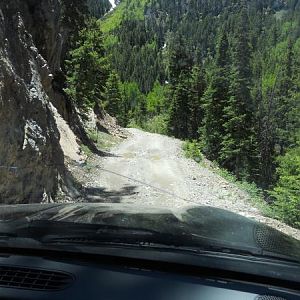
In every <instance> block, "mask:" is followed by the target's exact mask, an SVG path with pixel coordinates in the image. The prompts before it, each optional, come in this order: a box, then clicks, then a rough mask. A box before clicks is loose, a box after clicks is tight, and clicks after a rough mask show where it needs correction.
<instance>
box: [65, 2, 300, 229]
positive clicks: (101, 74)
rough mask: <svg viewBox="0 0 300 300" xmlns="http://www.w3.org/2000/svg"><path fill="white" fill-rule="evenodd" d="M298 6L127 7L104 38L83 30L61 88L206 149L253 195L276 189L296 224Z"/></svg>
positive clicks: (279, 204) (114, 16)
mask: <svg viewBox="0 0 300 300" xmlns="http://www.w3.org/2000/svg"><path fill="white" fill-rule="evenodd" d="M64 1H66V2H67V0H64ZM78 1H81V0H78ZM89 1H90V2H91V1H94V0H89ZM101 1H105V0H101ZM298 2H299V1H298ZM298 2H297V1H294V0H290V1H277V0H249V1H219V0H203V1H196V0H189V1H187V0H179V1H162V0H143V1H138V0H123V1H121V3H120V4H119V6H118V7H117V8H116V9H115V10H114V11H113V12H111V13H108V14H107V15H105V17H104V19H103V20H101V24H102V30H104V32H105V36H104V37H102V34H101V32H100V29H99V23H96V24H97V25H96V26H94V25H92V26H91V25H89V26H88V28H89V29H86V30H83V31H81V32H80V34H79V37H80V38H79V39H78V42H77V44H76V47H75V49H74V50H72V51H71V53H70V59H69V62H68V64H67V69H68V88H67V90H66V91H67V93H68V94H69V95H70V96H71V97H72V99H73V100H74V101H75V102H76V103H77V105H78V106H79V107H80V108H81V109H84V108H85V107H93V105H95V103H97V104H99V105H102V106H103V105H104V104H105V105H106V108H107V110H108V111H109V112H110V113H111V114H112V115H114V116H116V117H117V118H118V119H119V120H121V123H122V125H124V126H125V125H127V126H130V127H132V126H133V127H138V128H143V129H145V130H148V131H151V132H156V133H163V134H166V133H168V134H170V135H173V136H175V137H178V138H181V139H184V140H186V139H189V140H192V141H193V142H188V143H187V144H186V145H185V150H186V152H187V153H189V154H188V155H190V157H198V156H199V157H200V156H201V155H202V154H201V152H200V148H201V149H203V153H204V155H205V156H207V157H208V158H209V159H210V160H213V161H214V162H215V163H217V164H218V165H219V166H221V167H222V169H219V168H216V170H220V172H221V173H222V176H224V177H227V178H229V179H230V178H231V179H230V180H231V181H232V182H236V184H238V185H239V184H241V186H242V187H243V189H244V190H247V191H248V192H249V193H250V194H252V195H253V197H254V198H255V197H256V196H255V195H257V197H256V198H257V199H260V198H261V197H262V193H261V192H260V191H259V190H258V189H257V187H256V185H258V186H259V187H261V188H262V189H263V190H264V191H266V190H270V189H272V187H274V186H275V189H274V191H273V194H272V196H273V197H274V199H275V204H274V206H273V207H274V211H275V212H276V215H277V217H278V218H280V219H282V220H284V221H286V222H290V223H291V224H294V225H295V224H296V226H298V223H297V222H299V220H298V219H297V214H298V215H300V213H299V206H297V205H298V204H297V202H296V198H297V194H295V185H296V183H297V184H298V182H297V180H296V179H295V176H298V175H294V173H292V171H291V167H292V163H288V162H293V163H294V164H297V161H296V162H295V160H296V158H295V157H297V155H299V153H298V152H297V151H296V150H295V149H296V148H297V147H296V145H297V139H298V136H297V132H298V130H299V128H300V21H299V20H300V7H299V4H297V3H298ZM81 4H82V3H81ZM83 9H84V8H83ZM75 12H76V11H74V10H72V14H73V13H74V14H75ZM75 15H76V14H75ZM70 16H71V15H68V17H67V18H66V21H68V22H69V23H70V21H71V20H72V19H71V18H70ZM78 19H79V18H78ZM219 28H222V30H219ZM108 61H109V64H110V65H111V67H112V68H113V69H114V70H115V73H111V74H110V76H109V79H108V80H107V76H108V74H109V72H108V71H107V70H108ZM120 82H121V83H120ZM105 83H106V86H105ZM104 87H105V88H104ZM197 140H198V141H199V142H195V141H197ZM201 157H202V156H201ZM278 157H280V159H278ZM276 169H277V172H276ZM284 172H286V173H284ZM287 174H290V175H287ZM291 174H292V175H291ZM245 180H248V183H247V182H246V181H245ZM241 182H242V183H241ZM249 182H250V183H249ZM253 182H255V183H253ZM289 187H290V188H289ZM264 209H265V208H264ZM268 214H271V213H270V210H268Z"/></svg>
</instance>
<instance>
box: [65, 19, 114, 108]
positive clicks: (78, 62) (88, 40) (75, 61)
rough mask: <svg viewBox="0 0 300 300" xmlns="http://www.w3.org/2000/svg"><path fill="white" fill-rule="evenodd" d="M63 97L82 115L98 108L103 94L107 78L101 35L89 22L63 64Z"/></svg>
mask: <svg viewBox="0 0 300 300" xmlns="http://www.w3.org/2000/svg"><path fill="white" fill-rule="evenodd" d="M66 67H67V88H66V90H65V91H66V93H67V94H68V95H69V96H70V97H71V98H72V99H73V101H74V102H75V103H76V104H77V106H78V107H79V108H80V109H81V110H82V111H86V110H87V109H89V108H92V109H93V108H94V107H95V105H100V106H102V104H103V103H102V102H103V92H104V88H105V83H106V80H107V77H108V62H107V58H106V57H105V50H104V46H103V35H102V32H101V30H100V27H99V23H98V22H97V21H96V20H94V19H91V20H90V21H89V22H88V25H87V27H86V28H84V29H82V30H81V31H80V33H79V37H78V40H77V42H76V46H75V48H74V49H73V50H71V51H70V59H69V60H68V61H67V62H66Z"/></svg>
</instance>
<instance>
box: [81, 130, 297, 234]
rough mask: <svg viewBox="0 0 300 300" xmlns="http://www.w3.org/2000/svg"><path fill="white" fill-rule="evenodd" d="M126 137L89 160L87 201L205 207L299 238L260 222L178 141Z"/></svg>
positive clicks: (240, 195) (240, 196)
mask: <svg viewBox="0 0 300 300" xmlns="http://www.w3.org/2000/svg"><path fill="white" fill-rule="evenodd" d="M129 132H130V137H129V138H128V139H127V140H124V141H123V142H122V143H121V144H120V145H118V146H117V147H115V148H114V149H112V150H111V154H112V155H111V156H110V157H106V158H99V157H96V158H94V159H93V160H92V161H91V163H90V165H89V167H88V170H89V172H88V173H86V174H85V175H84V177H85V180H84V181H85V186H86V187H87V190H88V200H89V201H91V202H97V201H104V202H122V203H132V204H134V205H138V204H139V203H140V204H143V205H151V206H164V207H170V206H171V207H181V206H187V205H188V206H193V205H209V206H214V207H219V208H223V209H227V210H230V211H233V212H236V213H239V214H241V215H243V216H246V217H250V218H254V219H256V220H258V221H261V222H263V223H266V224H268V225H270V226H272V227H274V228H276V229H279V230H281V231H283V232H285V233H288V234H289V235H292V236H294V237H297V238H298V239H300V231H299V230H296V229H293V228H291V227H288V226H286V225H284V224H282V223H280V222H278V221H276V220H273V219H270V218H266V217H263V216H262V214H261V213H260V211H259V209H258V208H255V207H254V205H253V203H252V202H251V200H250V197H249V195H248V194H247V193H246V192H244V191H241V190H240V189H239V188H238V187H236V186H235V185H234V184H232V183H229V182H228V181H226V180H225V179H223V178H222V177H221V176H219V175H218V174H215V173H214V172H213V171H212V170H210V169H208V168H206V167H204V166H201V165H199V164H197V163H196V162H194V161H193V160H191V159H187V158H186V157H185V156H184V153H183V151H182V142H181V141H179V140H177V139H173V138H170V137H166V136H162V135H158V134H151V133H146V132H143V131H141V130H138V129H129Z"/></svg>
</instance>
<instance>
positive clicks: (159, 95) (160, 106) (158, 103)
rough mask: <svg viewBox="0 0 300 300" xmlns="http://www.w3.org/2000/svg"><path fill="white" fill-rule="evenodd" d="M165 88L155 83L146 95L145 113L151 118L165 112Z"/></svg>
mask: <svg viewBox="0 0 300 300" xmlns="http://www.w3.org/2000/svg"><path fill="white" fill-rule="evenodd" d="M167 89H168V87H167V86H162V85H161V84H160V83H159V82H158V81H156V82H155V84H154V86H153V89H152V90H151V91H150V92H149V93H148V95H147V112H148V114H149V115H151V116H155V115H159V114H160V113H162V112H165V111H166V105H167V103H166V101H167V93H168V91H167Z"/></svg>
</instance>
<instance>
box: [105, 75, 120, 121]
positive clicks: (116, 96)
mask: <svg viewBox="0 0 300 300" xmlns="http://www.w3.org/2000/svg"><path fill="white" fill-rule="evenodd" d="M104 99H105V101H106V110H107V112H108V113H109V114H110V115H112V116H115V117H116V118H117V120H118V121H119V122H120V124H121V125H124V123H125V120H124V118H125V116H124V114H125V108H124V102H123V99H122V94H121V90H120V79H119V76H118V74H117V73H116V72H114V71H113V72H111V73H110V75H109V77H108V80H107V83H106V87H105V93H104Z"/></svg>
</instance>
